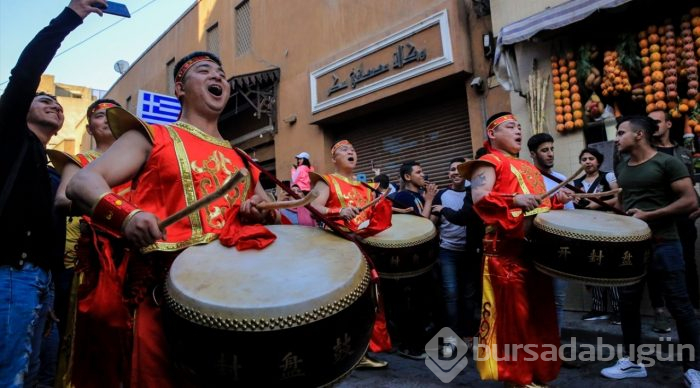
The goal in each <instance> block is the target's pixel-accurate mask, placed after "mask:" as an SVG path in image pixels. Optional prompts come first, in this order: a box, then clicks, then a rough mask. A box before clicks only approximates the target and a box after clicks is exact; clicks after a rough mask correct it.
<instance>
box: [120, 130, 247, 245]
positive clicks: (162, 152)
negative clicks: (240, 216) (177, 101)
mask: <svg viewBox="0 0 700 388" xmlns="http://www.w3.org/2000/svg"><path fill="white" fill-rule="evenodd" d="M148 135H149V136H150V138H151V140H152V142H153V149H152V151H151V155H150V156H149V158H148V160H147V161H146V163H145V165H144V166H143V170H142V171H141V173H139V175H138V176H137V177H136V178H135V180H134V185H133V191H132V197H131V202H132V203H133V204H134V205H136V206H137V207H138V208H140V209H142V210H144V211H147V212H150V213H153V214H155V215H156V216H157V217H158V218H159V219H161V220H162V219H165V218H166V217H167V216H169V215H171V214H174V213H175V212H177V211H178V210H180V209H183V208H185V207H186V206H187V205H190V204H192V203H193V202H195V201H196V200H197V199H199V198H202V197H204V196H205V195H207V194H209V193H211V192H213V191H215V190H216V189H218V188H219V187H221V185H222V184H223V183H224V181H225V180H226V179H227V178H228V177H229V176H231V175H233V174H235V173H236V172H238V170H240V169H242V168H247V169H248V170H249V171H250V174H249V175H248V176H246V177H245V178H244V179H243V180H242V181H241V183H239V184H238V185H236V186H235V188H234V189H233V190H231V191H230V192H229V194H226V195H225V196H223V197H221V198H219V199H217V200H215V201H214V202H212V203H211V204H209V205H207V206H205V207H204V208H202V209H200V210H199V211H197V212H195V213H193V214H191V215H190V216H188V217H185V218H182V219H180V220H179V221H177V222H175V223H174V224H172V225H170V226H169V227H168V228H167V229H166V239H165V241H159V242H156V243H155V244H154V245H152V246H149V247H147V248H146V249H143V250H142V252H150V251H156V250H157V251H179V250H182V249H184V248H187V247H188V246H192V245H196V244H203V243H208V242H211V241H214V240H215V239H217V238H218V236H219V234H220V233H221V232H222V231H223V229H224V226H225V224H226V213H227V212H229V211H231V210H232V209H236V208H238V206H240V204H241V203H242V202H243V201H244V200H245V199H246V198H248V197H250V196H252V195H253V193H254V190H255V186H256V184H257V182H258V178H259V176H260V171H259V170H257V169H255V168H254V167H253V166H247V165H246V163H245V162H244V161H243V160H242V159H241V157H240V156H239V155H238V154H237V153H236V150H234V149H233V148H231V144H230V143H229V142H228V141H226V140H223V139H217V138H214V137H212V136H210V135H208V134H206V133H204V132H202V131H200V130H199V129H197V128H195V127H193V126H191V125H189V124H185V123H181V122H177V123H174V124H171V125H167V126H164V125H157V124H154V125H150V126H149V134H148Z"/></svg>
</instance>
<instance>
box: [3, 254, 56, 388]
mask: <svg viewBox="0 0 700 388" xmlns="http://www.w3.org/2000/svg"><path fill="white" fill-rule="evenodd" d="M50 283H51V275H50V274H49V272H48V271H46V270H44V269H41V268H39V267H37V266H35V265H34V264H32V263H25V264H24V266H23V267H22V268H20V269H17V268H15V267H12V266H8V265H3V266H0V346H1V347H0V387H23V386H27V387H33V386H34V385H36V383H37V381H36V379H37V373H38V370H39V355H40V352H39V350H40V349H41V340H42V335H43V329H44V325H45V323H46V314H42V312H44V311H45V310H44V305H45V304H46V303H47V299H48V297H49V284H50Z"/></svg>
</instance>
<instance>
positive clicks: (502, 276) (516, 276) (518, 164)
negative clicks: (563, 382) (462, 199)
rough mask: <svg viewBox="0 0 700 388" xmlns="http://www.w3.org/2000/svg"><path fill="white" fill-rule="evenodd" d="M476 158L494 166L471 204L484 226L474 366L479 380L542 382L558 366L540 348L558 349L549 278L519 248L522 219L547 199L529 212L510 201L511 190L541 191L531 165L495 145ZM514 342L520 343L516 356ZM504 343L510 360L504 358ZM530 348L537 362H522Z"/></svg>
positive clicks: (547, 205) (546, 202)
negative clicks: (487, 188) (485, 189)
mask: <svg viewBox="0 0 700 388" xmlns="http://www.w3.org/2000/svg"><path fill="white" fill-rule="evenodd" d="M480 160H484V161H486V162H488V163H489V164H491V165H492V166H493V167H494V169H495V172H496V181H495V183H494V186H493V189H492V190H491V193H489V194H488V195H486V196H485V197H484V198H482V199H481V200H480V201H479V202H477V203H476V204H474V209H475V211H476V213H477V214H478V215H479V216H480V217H481V219H482V220H483V221H484V223H485V224H486V230H487V234H486V236H485V238H484V265H483V274H482V277H483V299H482V315H481V325H480V329H479V346H480V347H479V350H478V351H479V356H480V357H479V359H478V360H477V369H478V370H479V374H480V375H481V378H482V379H483V380H500V381H507V382H510V383H514V384H523V385H525V384H530V383H532V382H537V383H546V382H548V381H551V380H554V379H555V378H556V377H557V375H558V374H559V368H560V362H559V360H558V355H557V354H552V348H551V347H549V346H542V345H551V346H554V347H556V348H555V349H554V352H556V351H558V347H559V330H558V326H557V320H556V310H555V306H554V296H553V291H552V281H551V278H549V277H547V276H545V275H542V274H540V273H539V272H538V271H536V270H535V269H534V268H533V266H532V264H531V263H529V262H527V260H525V259H524V258H523V257H522V250H523V244H524V242H523V238H524V237H525V232H526V230H525V217H526V216H532V215H535V214H538V213H541V212H546V211H548V210H549V209H550V208H551V207H552V203H551V201H550V200H549V198H546V199H544V200H543V201H542V203H541V204H540V206H539V207H538V208H536V209H533V210H531V211H528V212H525V211H523V210H522V209H521V208H518V207H515V206H514V205H513V194H544V193H545V192H546V188H545V185H544V180H543V178H542V175H541V174H540V172H539V171H538V170H537V168H535V166H533V165H532V164H531V163H529V162H527V161H524V160H520V159H516V158H513V157H511V156H507V155H504V154H503V153H501V152H499V151H497V150H494V149H491V153H490V154H487V155H485V156H483V157H482V158H481V159H480ZM516 345H520V346H521V348H520V349H519V352H518V356H517V357H515V356H513V347H514V346H516ZM528 345H529V346H528ZM522 346H528V348H527V349H529V351H526V350H525V349H523V347H522ZM507 347H510V349H509V350H510V354H511V357H510V358H508V357H505V354H506V353H505V352H506V348H507ZM487 348H488V351H490V352H491V353H490V355H489V356H488V357H486V356H487V354H485V352H486V351H487V350H486V349H487ZM530 352H532V353H535V354H537V355H538V357H536V358H537V359H536V360H534V361H526V360H525V359H531V358H533V357H532V355H531V354H529V353H530Z"/></svg>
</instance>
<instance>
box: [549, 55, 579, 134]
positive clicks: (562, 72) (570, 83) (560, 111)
mask: <svg viewBox="0 0 700 388" xmlns="http://www.w3.org/2000/svg"><path fill="white" fill-rule="evenodd" d="M551 61H552V85H553V88H554V113H555V120H556V123H557V125H556V129H557V131H559V132H564V131H571V130H573V129H574V128H583V103H582V102H581V94H580V89H579V85H578V80H577V79H576V61H574V53H573V52H567V53H566V56H565V57H564V58H558V57H556V56H552V58H551Z"/></svg>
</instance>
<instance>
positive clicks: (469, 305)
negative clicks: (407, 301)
mask: <svg viewBox="0 0 700 388" xmlns="http://www.w3.org/2000/svg"><path fill="white" fill-rule="evenodd" d="M438 266H439V269H440V276H441V279H442V295H443V299H444V301H445V316H446V317H445V318H446V322H445V323H446V324H447V326H449V327H450V328H451V329H452V330H454V331H455V332H456V333H457V334H458V335H459V336H460V337H473V336H475V335H477V331H478V328H479V312H480V311H481V290H480V288H481V287H480V282H481V260H480V259H479V258H478V257H474V255H469V254H468V253H467V252H465V251H453V250H450V249H445V248H440V252H439V253H438Z"/></svg>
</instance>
